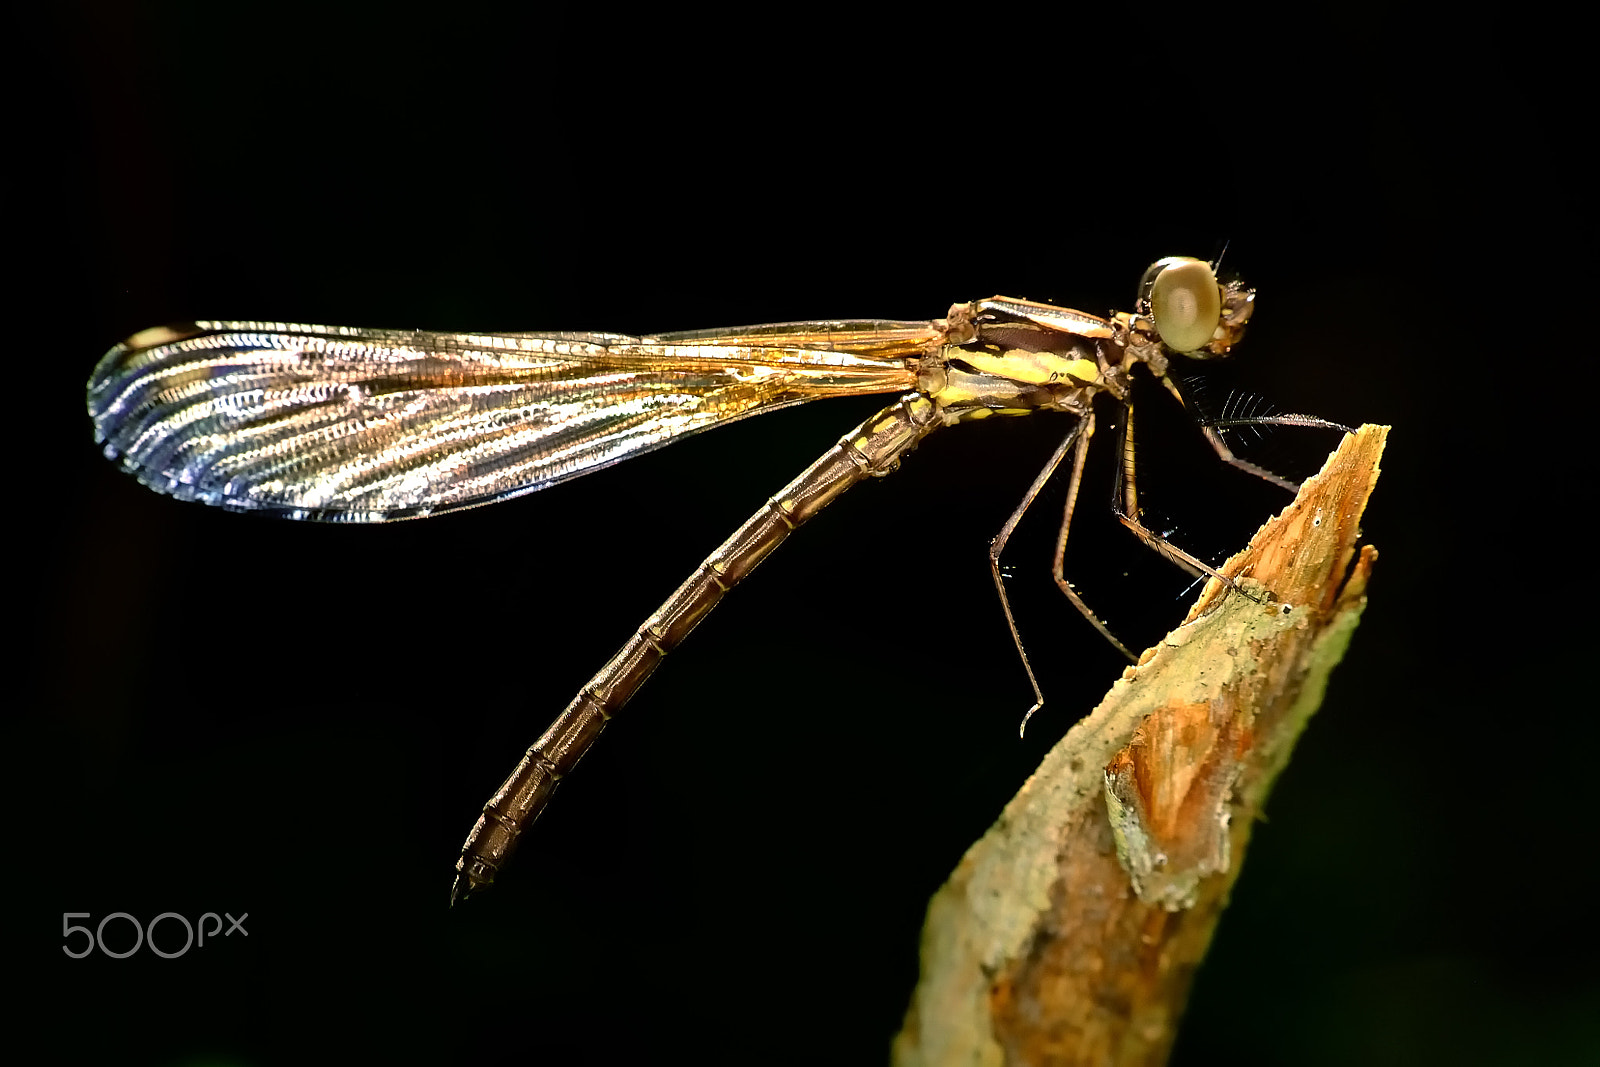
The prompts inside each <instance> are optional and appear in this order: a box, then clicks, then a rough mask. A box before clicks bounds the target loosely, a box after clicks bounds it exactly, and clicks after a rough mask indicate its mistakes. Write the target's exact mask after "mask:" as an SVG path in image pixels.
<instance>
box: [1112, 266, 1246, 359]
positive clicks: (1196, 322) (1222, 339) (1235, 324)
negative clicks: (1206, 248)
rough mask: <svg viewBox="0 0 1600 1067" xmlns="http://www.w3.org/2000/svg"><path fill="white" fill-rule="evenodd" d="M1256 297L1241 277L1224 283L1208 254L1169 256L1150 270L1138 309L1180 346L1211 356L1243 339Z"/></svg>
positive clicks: (1158, 331)
mask: <svg viewBox="0 0 1600 1067" xmlns="http://www.w3.org/2000/svg"><path fill="white" fill-rule="evenodd" d="M1254 300H1255V292H1254V291H1253V290H1250V289H1246V288H1244V287H1243V286H1241V285H1240V284H1239V283H1238V282H1229V283H1228V284H1227V285H1222V284H1220V283H1219V282H1218V281H1217V275H1216V272H1215V271H1213V270H1212V269H1211V265H1210V264H1209V263H1206V262H1205V261H1204V260H1199V259H1193V258H1191V257H1189V256H1168V257H1167V258H1166V259H1161V260H1157V261H1156V262H1155V263H1152V264H1151V265H1150V268H1149V269H1148V270H1146V271H1145V272H1144V277H1143V278H1142V279H1141V280H1140V282H1139V303H1138V309H1139V310H1138V314H1139V315H1140V316H1141V317H1143V318H1144V319H1145V321H1146V322H1147V323H1148V324H1149V326H1150V327H1151V328H1153V330H1154V331H1155V333H1156V335H1157V336H1158V337H1159V338H1160V339H1161V343H1162V344H1164V345H1166V346H1167V347H1168V348H1170V349H1172V350H1173V351H1174V352H1181V353H1183V354H1184V355H1186V356H1191V357H1193V358H1195V359H1209V358H1211V357H1213V356H1222V355H1226V354H1227V352H1228V349H1229V348H1231V347H1232V346H1233V345H1234V343H1235V342H1237V341H1238V340H1239V337H1240V335H1241V334H1242V333H1243V332H1244V324H1245V323H1246V322H1247V321H1248V320H1249V318H1250V311H1251V309H1252V307H1253V301H1254Z"/></svg>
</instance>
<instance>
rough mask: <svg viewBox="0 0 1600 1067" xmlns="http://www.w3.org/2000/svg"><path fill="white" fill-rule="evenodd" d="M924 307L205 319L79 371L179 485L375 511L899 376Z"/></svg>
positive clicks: (476, 496)
mask: <svg viewBox="0 0 1600 1067" xmlns="http://www.w3.org/2000/svg"><path fill="white" fill-rule="evenodd" d="M939 337H940V333H939V331H938V329H937V328H936V327H934V326H933V325H932V324H930V323H926V322H924V323H906V322H878V321H862V322H808V323H780V324H776V325H771V326H759V327H749V328H746V329H740V330H722V331H698V332H695V333H688V334H663V335H661V336H660V337H645V338H637V337H624V336H621V335H617V334H604V333H555V334H521V333H511V334H453V333H426V332H422V331H402V330H352V329H344V328H339V327H327V326H297V325H286V324H283V323H260V322H200V323H194V324H192V325H187V326H179V327H161V328H157V329H154V330H146V331H144V332H143V333H140V334H136V335H135V336H133V337H131V338H129V339H128V340H127V341H125V342H123V343H122V344H120V345H118V346H116V347H115V348H113V349H112V350H111V351H110V352H108V353H107V354H106V356H105V358H104V359H102V360H101V361H100V364H99V366H97V367H96V368H95V371H94V375H93V377H92V378H91V379H90V381H89V389H88V404H89V414H90V416H91V417H92V418H93V419H94V424H95V435H96V439H97V440H99V441H101V442H103V443H104V445H105V452H106V455H107V457H108V458H111V459H120V460H121V462H122V465H123V467H124V468H126V469H127V470H129V471H130V472H132V473H133V474H134V475H135V476H137V477H138V479H139V480H140V481H141V482H143V483H144V484H145V485H147V486H149V487H150V488H152V489H155V490H156V491H158V492H162V493H170V494H171V495H173V496H175V497H177V498H179V499H183V500H199V501H202V502H204V503H207V504H216V505H219V506H222V507H227V508H233V509H236V510H248V511H264V512H269V513H272V514H276V515H280V516H284V517H288V518H296V519H311V520H318V521H328V522H378V521H385V520H391V519H404V518H416V517H420V516H424V515H431V514H438V513H440V512H445V511H453V510H456V509H459V508H467V507H474V506H477V505H479V504H488V503H492V502H494V501H497V500H505V499H508V498H510V497H514V496H520V495H521V494H523V493H531V492H533V491H535V490H537V489H542V488H544V487H545V486H547V485H553V484H554V483H556V482H560V481H564V480H566V479H568V478H575V477H577V476H578V475H580V474H587V473H589V472H590V471H595V470H599V469H601V468H602V467H607V466H610V465H611V464H613V463H617V462H619V461H621V460H623V459H627V458H629V457H630V456H636V455H640V454H641V453H644V452H648V451H651V450H652V449H656V448H660V447H661V446H662V445H665V444H669V443H671V442H672V441H675V440H678V439H680V438H682V437H685V436H687V435H689V434H693V433H698V432H700V431H701V430H705V429H709V428H711V427H712V426H717V425H721V424H722V423H726V422H731V421H733V420H735V419H740V418H744V417H745V416H748V415H753V414H757V413H759V412H765V411H771V410H774V409H776V408H780V407H786V406H788V405H790V404H798V403H801V402H803V401H806V400H811V399H815V398H817V397H824V396H849V395H855V394H861V393H882V392H894V391H898V390H902V389H910V388H913V387H914V386H915V384H916V374H915V371H914V369H912V368H911V366H910V365H909V364H908V362H907V361H908V359H911V358H913V357H915V356H917V355H920V354H922V352H923V351H924V349H925V348H926V347H927V346H928V345H930V344H935V343H937V341H938V339H939Z"/></svg>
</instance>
